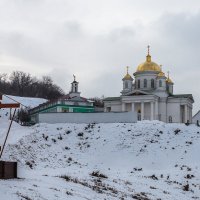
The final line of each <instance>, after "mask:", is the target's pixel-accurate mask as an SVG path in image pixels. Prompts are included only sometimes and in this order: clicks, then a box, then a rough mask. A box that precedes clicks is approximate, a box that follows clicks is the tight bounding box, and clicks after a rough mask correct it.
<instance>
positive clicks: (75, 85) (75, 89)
mask: <svg viewBox="0 0 200 200" xmlns="http://www.w3.org/2000/svg"><path fill="white" fill-rule="evenodd" d="M75 92H77V85H76V84H75Z"/></svg>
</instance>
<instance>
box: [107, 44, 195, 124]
mask: <svg viewBox="0 0 200 200" xmlns="http://www.w3.org/2000/svg"><path fill="white" fill-rule="evenodd" d="M133 75H134V79H133V78H132V76H131V75H130V74H129V72H128V67H127V73H126V75H125V76H124V78H123V79H122V81H123V90H122V91H121V96H119V97H108V98H106V99H104V112H127V111H132V112H137V113H138V120H160V121H163V122H178V123H186V122H192V108H193V103H194V100H193V96H192V94H174V93H173V86H174V83H173V82H172V80H171V79H170V77H169V73H168V76H167V77H166V75H165V73H164V72H163V71H162V67H161V66H159V65H158V64H156V63H155V62H153V61H152V60H151V55H150V54H149V46H148V53H147V56H146V61H145V62H143V63H142V64H140V65H139V66H138V67H137V70H136V72H135V73H134V74H133Z"/></svg>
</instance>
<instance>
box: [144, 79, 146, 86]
mask: <svg viewBox="0 0 200 200" xmlns="http://www.w3.org/2000/svg"><path fill="white" fill-rule="evenodd" d="M146 87H147V79H144V88H146Z"/></svg>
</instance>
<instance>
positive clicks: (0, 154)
mask: <svg viewBox="0 0 200 200" xmlns="http://www.w3.org/2000/svg"><path fill="white" fill-rule="evenodd" d="M15 112H16V108H15V110H14V113H13V116H12V119H11V121H10V125H9V128H8V131H7V134H6V139H5V141H4V143H3V147H2V150H1V154H0V159H1V156H2V154H3V150H4V148H5V145H6V141H7V139H8V135H9V132H10V128H11V126H12V123H13V119H14V117H15Z"/></svg>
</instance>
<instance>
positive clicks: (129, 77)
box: [124, 74, 132, 80]
mask: <svg viewBox="0 0 200 200" xmlns="http://www.w3.org/2000/svg"><path fill="white" fill-rule="evenodd" d="M124 79H125V80H130V79H132V77H131V75H130V74H126V75H125V76H124Z"/></svg>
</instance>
